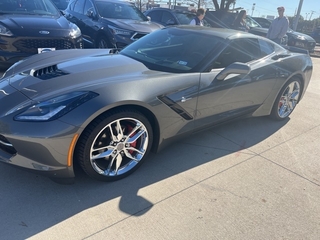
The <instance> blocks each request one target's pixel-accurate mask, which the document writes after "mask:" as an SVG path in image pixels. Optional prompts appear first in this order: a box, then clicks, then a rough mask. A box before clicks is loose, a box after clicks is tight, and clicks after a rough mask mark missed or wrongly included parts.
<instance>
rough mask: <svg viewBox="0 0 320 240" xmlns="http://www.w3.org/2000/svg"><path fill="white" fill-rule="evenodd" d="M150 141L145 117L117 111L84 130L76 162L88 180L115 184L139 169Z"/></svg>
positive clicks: (133, 112)
mask: <svg viewBox="0 0 320 240" xmlns="http://www.w3.org/2000/svg"><path fill="white" fill-rule="evenodd" d="M152 140H153V133H152V127H151V124H150V123H149V121H148V119H147V118H146V117H144V116H143V115H142V114H141V113H140V112H138V111H135V110H129V109H122V110H116V111H112V112H109V113H108V114H105V115H102V116H101V117H99V118H97V119H95V120H94V121H93V122H92V123H91V124H90V125H89V126H88V127H87V128H86V129H85V131H84V132H83V134H82V135H81V137H80V139H79V141H78V144H77V147H76V150H75V159H76V160H78V161H79V163H80V166H81V167H82V169H83V170H84V171H85V172H86V173H87V175H89V176H90V177H92V178H94V179H97V180H101V181H116V180H119V179H122V178H124V177H126V176H128V175H130V174H131V173H133V172H134V171H135V170H136V169H138V168H139V167H140V166H141V164H142V163H143V161H144V160H145V158H146V156H147V155H148V153H149V151H150V148H151V145H152Z"/></svg>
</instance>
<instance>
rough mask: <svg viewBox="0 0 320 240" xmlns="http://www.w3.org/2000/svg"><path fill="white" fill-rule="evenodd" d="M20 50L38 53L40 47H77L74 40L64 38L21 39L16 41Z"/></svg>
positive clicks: (57, 48)
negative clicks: (73, 42)
mask: <svg viewBox="0 0 320 240" xmlns="http://www.w3.org/2000/svg"><path fill="white" fill-rule="evenodd" d="M14 46H15V47H16V48H17V50H18V51H21V52H26V53H33V54H36V53H38V48H55V49H56V50H59V49H71V48H75V46H74V45H73V44H72V42H70V41H68V40H63V39H21V40H18V41H17V42H15V43H14Z"/></svg>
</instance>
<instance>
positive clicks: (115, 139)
mask: <svg viewBox="0 0 320 240" xmlns="http://www.w3.org/2000/svg"><path fill="white" fill-rule="evenodd" d="M108 128H109V131H110V134H111V138H112V141H114V142H116V141H118V139H117V137H116V136H115V135H114V134H113V130H112V126H111V124H110V125H108Z"/></svg>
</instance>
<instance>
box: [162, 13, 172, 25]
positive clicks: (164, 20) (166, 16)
mask: <svg viewBox="0 0 320 240" xmlns="http://www.w3.org/2000/svg"><path fill="white" fill-rule="evenodd" d="M169 21H170V24H171V25H172V23H175V24H176V21H175V19H174V17H173V15H172V14H171V13H169V12H163V14H162V19H161V22H162V23H164V25H167V24H168V23H169Z"/></svg>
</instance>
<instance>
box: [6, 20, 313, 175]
mask: <svg viewBox="0 0 320 240" xmlns="http://www.w3.org/2000/svg"><path fill="white" fill-rule="evenodd" d="M311 74H312V61H311V58H310V56H309V55H307V54H299V53H293V52H290V51H288V50H286V49H284V48H282V47H281V46H280V45H278V44H275V43H274V42H272V41H270V40H269V39H266V38H263V37H259V36H256V35H253V34H249V33H245V32H244V33H243V34H239V32H238V31H235V30H230V29H217V28H208V27H200V26H188V25H180V26H171V27H167V28H163V29H161V30H158V31H154V32H152V33H150V34H148V35H146V36H144V37H143V38H140V39H139V40H137V41H135V42H133V43H131V44H130V45H129V46H127V47H126V48H124V49H123V50H122V51H120V53H115V54H109V50H108V49H83V50H81V51H78V50H63V51H53V52H48V53H45V54H38V55H35V56H33V57H31V58H28V59H26V60H24V61H22V62H19V63H18V64H16V65H15V66H13V67H12V68H10V69H9V70H8V71H6V72H5V74H4V78H3V79H2V81H1V89H2V90H3V92H4V93H5V94H0V105H1V108H0V161H3V162H6V163H8V164H12V165H16V166H20V167H24V168H27V169H29V170H34V171H37V172H38V173H41V174H46V175H47V176H49V177H51V178H54V179H55V180H56V181H58V180H60V181H62V180H64V181H66V180H70V179H73V178H74V170H73V166H74V164H75V162H78V163H79V164H80V166H81V167H82V168H83V169H84V171H85V172H86V173H87V174H88V175H89V176H90V177H92V178H94V179H97V180H102V181H114V180H118V179H121V178H124V177H126V176H128V175H129V174H131V173H132V172H133V171H135V170H136V169H137V168H138V167H139V166H141V164H142V163H143V162H144V160H145V159H146V157H147V155H148V153H149V152H150V151H154V152H157V151H159V150H160V149H162V148H163V147H165V146H166V145H168V144H170V143H171V142H172V141H173V140H175V139H176V138H179V137H185V136H186V135H187V134H192V133H194V132H195V131H197V130H200V129H206V128H208V127H211V126H213V125H216V124H221V123H224V122H228V121H230V120H235V119H239V118H241V117H248V116H255V117H257V116H271V117H272V118H273V119H275V120H284V119H287V118H288V117H289V116H290V114H291V113H292V111H293V110H294V109H295V107H296V105H297V104H298V103H299V102H300V101H301V100H302V98H303V96H304V93H305V92H306V89H307V87H308V84H309V81H310V78H311ZM40 128H41V131H40V132H39V131H38V130H39V129H40Z"/></svg>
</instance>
